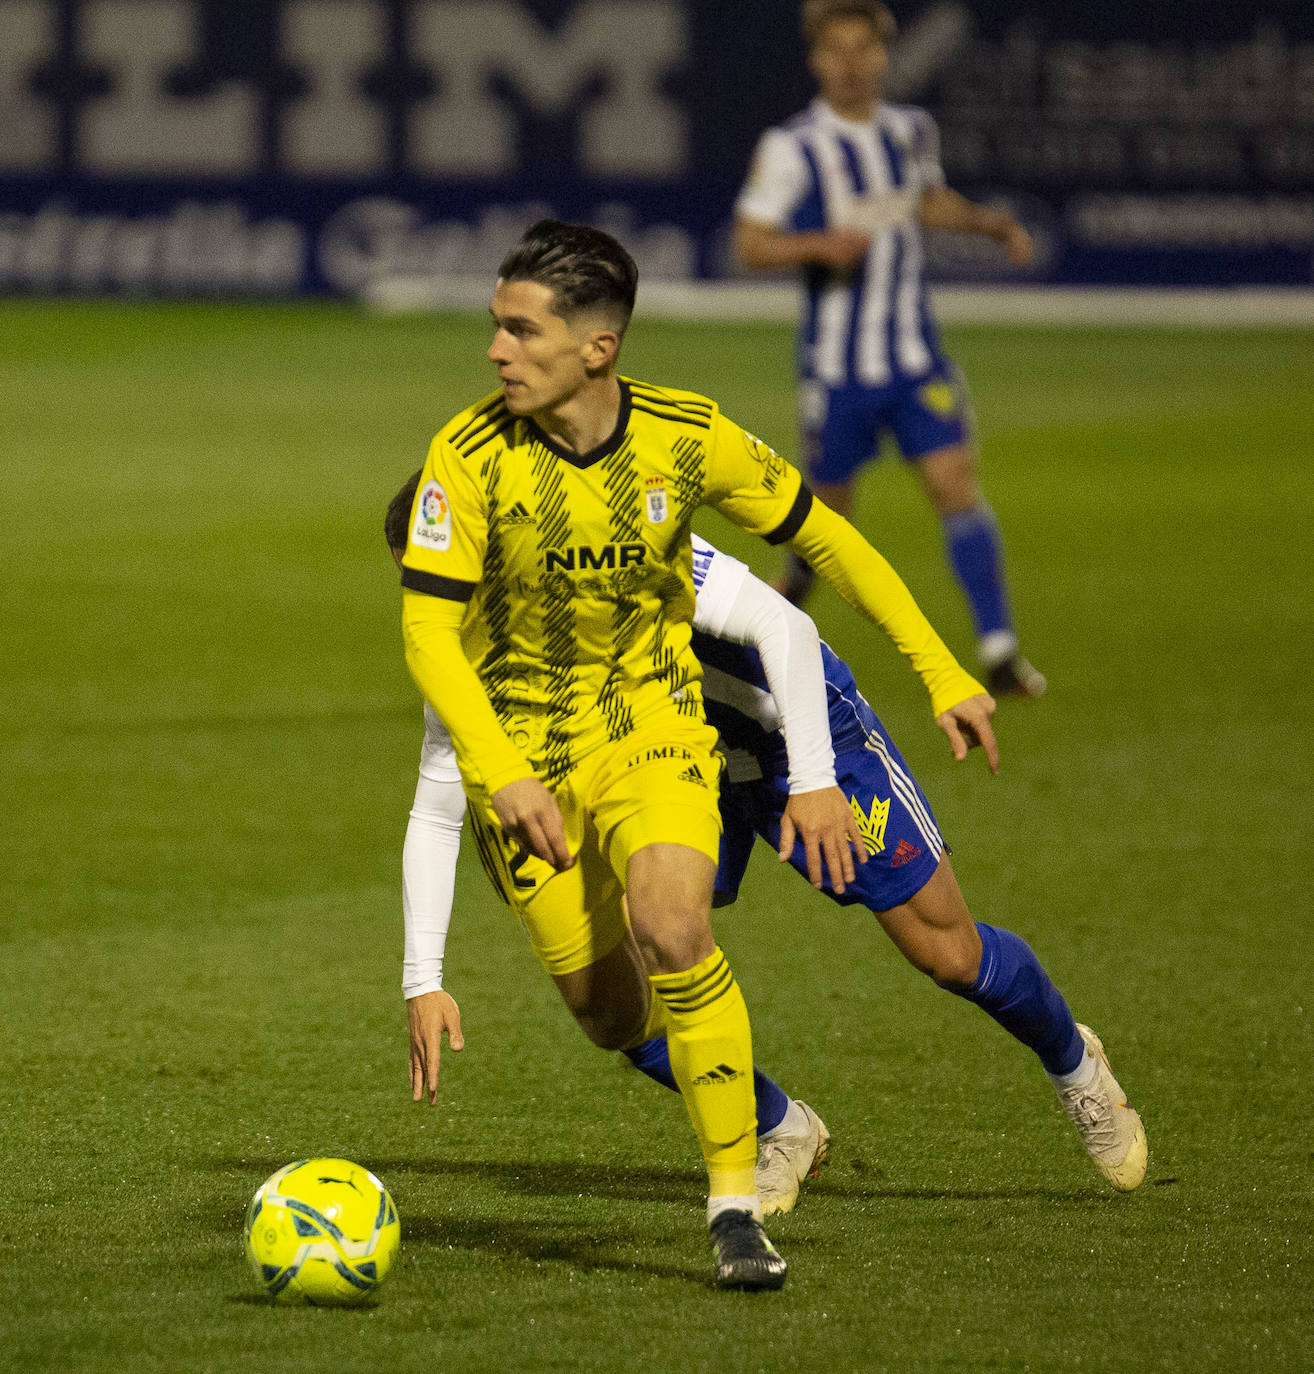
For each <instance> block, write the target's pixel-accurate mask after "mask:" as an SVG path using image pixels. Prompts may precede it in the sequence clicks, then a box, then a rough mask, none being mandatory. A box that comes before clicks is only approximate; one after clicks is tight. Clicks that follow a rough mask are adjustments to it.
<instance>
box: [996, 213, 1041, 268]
mask: <svg viewBox="0 0 1314 1374" xmlns="http://www.w3.org/2000/svg"><path fill="white" fill-rule="evenodd" d="M1003 244H1004V252H1005V253H1007V254H1008V260H1009V262H1011V263H1013V265H1014V266H1016V267H1030V266H1031V264H1032V263H1033V262H1035V260H1036V245H1035V243H1034V242H1033V241H1032V238H1031V235H1030V234H1028V233H1027V231H1026V230H1025V229H1024V228H1023V227H1022V226H1021V225H1020V224H1019V223H1018V222H1017V221H1016V220H1013V221H1012V222H1011V223H1010V224H1009V225H1008V227H1007V228H1006V229H1005V230H1004V237H1003Z"/></svg>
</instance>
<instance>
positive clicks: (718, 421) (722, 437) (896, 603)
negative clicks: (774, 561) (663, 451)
mask: <svg viewBox="0 0 1314 1374" xmlns="http://www.w3.org/2000/svg"><path fill="white" fill-rule="evenodd" d="M707 485H708V491H707V501H708V504H709V505H712V506H715V508H716V509H717V510H719V511H720V512H721V514H722V515H724V516H726V517H727V518H728V519H730V520H733V521H734V522H735V524H737V525H742V526H743V527H744V529H746V530H750V531H752V533H754V534H760V535H762V536H763V538H765V539H766V541H767V543H768V544H788V545H789V547H790V548H791V549H793V550H794V552H795V553H797V554H799V555H800V556H801V557H803V558H805V559H806V560H807V561H808V563H810V564H811V565H812V567H814V568H815V569H816V570H817V572H819V573H820V574H821V576H822V577H824V578H825V579H826V581H828V582H829V583H830V584H831V586H833V587H834V588H835V590H836V591H837V592H839V594H840V595H841V596H842V597H843V598H844V599H845V600H846V601H847V602H848V603H849V605H851V606H853V607H854V608H855V609H856V610H859V611H861V612H862V613H863V614H864V615H865V616H867V617H868V618H869V619H870V620H874V621H875V622H876V624H877V625H879V626H880V627H881V629H882V630H884V631H885V633H886V634H887V635H889V637H890V638H891V639H892V640H893V641H894V643H895V645H896V647H897V648H898V649H899V651H900V652H901V653H903V654H905V655H906V656H907V658H908V659H909V660H910V661H911V663H912V665H913V667H914V668H915V669H916V670H917V674H918V676H919V677H920V678H921V679H922V682H923V683H924V684H925V686H926V690H927V691H928V692H929V693H930V696H931V711H932V713H933V714H934V715H937V716H938V715H940V714H941V713H942V712H944V711H947V710H949V708H950V707H952V706H957V705H958V703H959V702H962V701H966V700H967V698H968V697H973V696H977V695H978V694H980V693H982V692H984V691H985V688H984V687H982V686H981V684H980V683H979V682H977V681H976V679H975V678H973V677H972V676H971V675H970V674H969V673H967V672H965V671H964V670H963V669H962V668H961V667H960V666H959V663H958V660H957V659H956V658H954V656H953V655H952V654H951V653H950V652H949V650H948V649H947V648H946V647H945V644H944V641H943V640H942V639H941V638H940V636H939V635H937V634H936V632H935V631H934V630H933V629H932V628H931V624H930V622H929V621H928V620H927V619H926V617H925V616H924V615H923V614H922V612H921V608H920V607H919V606H918V605H917V602H916V601H914V600H913V596H912V593H911V592H910V591H909V590H908V588H907V587H906V586H905V585H904V583H903V579H902V578H900V576H899V574H898V573H896V572H895V571H894V569H893V568H892V567H891V566H890V565H889V563H887V562H886V561H885V559H884V558H882V557H881V555H880V554H879V553H877V552H876V550H875V549H874V548H872V546H871V545H870V544H869V543H868V542H867V541H866V540H865V539H864V538H863V537H862V535H860V534H859V533H858V531H857V530H855V529H854V528H853V526H852V525H850V524H849V522H848V521H847V520H845V519H844V518H843V517H842V516H840V515H836V514H835V512H834V511H833V510H831V509H830V508H829V507H828V506H825V505H823V504H822V503H821V502H820V501H817V500H815V499H814V498H813V495H812V491H811V489H810V488H809V486H808V484H807V483H806V482H805V481H804V480H803V478H802V475H801V474H800V473H799V471H798V469H797V468H794V467H792V466H791V465H790V464H789V463H787V462H786V461H785V460H784V459H783V458H782V457H781V456H780V455H779V454H778V453H776V452H775V450H774V449H772V448H771V447H770V446H769V445H767V444H764V443H763V442H762V441H761V440H760V439H758V438H757V437H756V436H754V435H752V434H750V433H749V432H748V431H747V430H745V429H742V428H741V427H740V426H739V425H737V424H735V423H734V421H732V420H727V419H726V418H725V417H724V416H723V415H722V414H721V413H720V412H719V411H718V412H717V413H716V414H715V415H714V416H713V423H712V443H711V457H710V461H709V463H708V484H707Z"/></svg>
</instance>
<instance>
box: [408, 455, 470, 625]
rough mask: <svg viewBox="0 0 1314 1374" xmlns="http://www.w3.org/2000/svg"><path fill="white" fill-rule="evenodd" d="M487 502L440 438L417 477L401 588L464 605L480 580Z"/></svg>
mask: <svg viewBox="0 0 1314 1374" xmlns="http://www.w3.org/2000/svg"><path fill="white" fill-rule="evenodd" d="M487 547H488V500H487V497H486V495H485V493H484V491H483V489H482V487H481V486H480V484H479V483H478V482H477V481H476V480H475V477H474V474H473V473H472V472H471V471H470V468H469V466H468V465H467V464H466V463H465V462H464V461H463V460H462V458H461V455H460V454H459V453H457V451H456V450H455V449H454V448H453V447H452V446H451V444H449V443H448V442H447V440H446V439H445V438H444V437H443V435H442V434H439V435H438V436H437V438H435V439H434V441H433V443H432V444H430V445H429V456H428V458H427V459H426V461H425V464H424V471H423V472H422V473H421V474H420V485H419V486H418V487H417V488H416V492H415V501H414V504H413V505H412V506H411V524H410V528H409V530H408V531H407V535H406V555H405V557H404V558H403V559H402V586H403V587H406V588H407V589H408V590H410V591H415V592H424V593H427V594H428V595H429V596H440V597H445V598H446V599H448V600H450V601H460V602H466V601H469V600H470V597H471V595H472V594H473V593H474V589H475V586H476V584H477V583H478V582H479V580H480V578H481V577H482V575H483V569H484V552H485V550H486V549H487Z"/></svg>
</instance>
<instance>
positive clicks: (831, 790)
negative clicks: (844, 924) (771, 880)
mask: <svg viewBox="0 0 1314 1374" xmlns="http://www.w3.org/2000/svg"><path fill="white" fill-rule="evenodd" d="M796 839H798V840H802V841H803V848H804V849H805V850H806V851H807V856H808V881H809V882H810V883H811V884H812V886H813V887H815V888H816V889H817V891H818V892H820V891H821V885H822V871H821V861H822V859H823V858H824V859H825V861H826V872H827V873H829V874H830V885H831V888H832V890H833V891H834V892H835V893H836V894H837V895H838V894H840V893H842V892H843V891H844V886H845V884H846V883H851V882H852V881H853V875H854V868H853V856H854V855H855V854H856V855H857V856H858V862H859V863H862V864H865V863H866V862H867V847H866V846H865V845H864V844H863V842H862V831H861V830H859V829H858V821H857V817H856V816H854V814H853V808H852V807H851V806H850V805H849V803H848V800H847V799H846V798H845V796H844V793H843V792H841V791H840V790H839V788H838V787H823V788H821V789H820V790H819V791H816V792H791V793H790V797H789V801H787V802H786V803H785V810H784V812H783V814H782V815H781V817H780V861H781V863H784V862H786V861H787V860H788V858H789V856H790V855H791V854H792V853H793V852H794V842H795V840H796Z"/></svg>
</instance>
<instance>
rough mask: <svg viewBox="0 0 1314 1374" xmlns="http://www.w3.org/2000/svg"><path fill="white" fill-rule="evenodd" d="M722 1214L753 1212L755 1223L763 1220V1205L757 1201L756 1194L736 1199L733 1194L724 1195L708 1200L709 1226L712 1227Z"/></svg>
mask: <svg viewBox="0 0 1314 1374" xmlns="http://www.w3.org/2000/svg"><path fill="white" fill-rule="evenodd" d="M722 1212H751V1213H752V1214H753V1220H754V1221H761V1220H762V1204H761V1203H760V1202H759V1201H758V1200H757V1194H756V1193H749V1194H747V1195H746V1196H743V1197H736V1196H735V1195H734V1194H733V1193H724V1194H722V1195H721V1196H720V1197H709V1198H708V1199H707V1224H708V1225H709V1226H710V1225H711V1224H712V1223H713V1222H714V1221H715V1220H716V1219H717V1217H719V1216H720V1215H721V1213H722Z"/></svg>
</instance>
